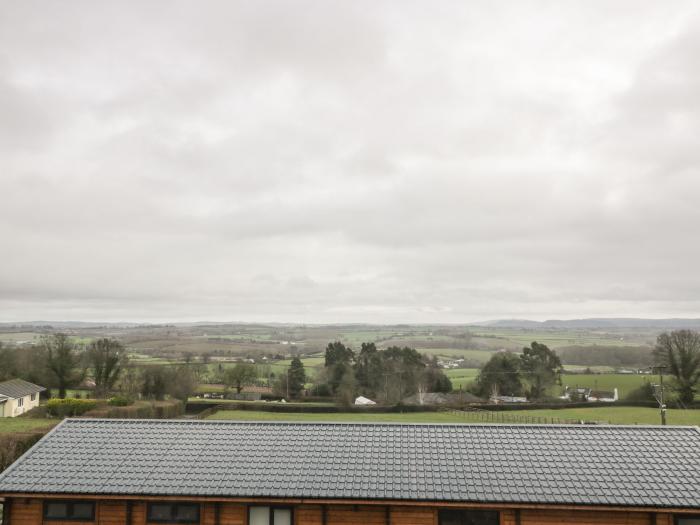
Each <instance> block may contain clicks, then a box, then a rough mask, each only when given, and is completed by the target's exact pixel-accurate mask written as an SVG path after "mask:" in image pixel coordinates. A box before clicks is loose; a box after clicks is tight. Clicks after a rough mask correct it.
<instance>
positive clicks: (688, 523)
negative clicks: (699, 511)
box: [676, 516, 700, 525]
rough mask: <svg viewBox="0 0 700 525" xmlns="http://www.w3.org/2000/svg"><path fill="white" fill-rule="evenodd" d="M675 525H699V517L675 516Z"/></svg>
mask: <svg viewBox="0 0 700 525" xmlns="http://www.w3.org/2000/svg"><path fill="white" fill-rule="evenodd" d="M676 525H700V516H676Z"/></svg>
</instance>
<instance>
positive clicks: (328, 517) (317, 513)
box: [3, 498, 674, 525]
mask: <svg viewBox="0 0 700 525" xmlns="http://www.w3.org/2000/svg"><path fill="white" fill-rule="evenodd" d="M76 499H78V498H76ZM146 505H147V504H146V502H143V501H137V500H134V501H127V500H124V501H119V500H96V505H95V519H94V521H71V520H45V519H44V513H43V500H42V499H39V498H7V500H6V501H5V516H4V523H3V525H90V524H95V525H149V523H148V521H147V507H146ZM494 510H496V509H494ZM293 515H294V522H293V525H439V523H438V507H434V508H431V507H410V506H405V507H402V506H390V507H389V506H375V505H372V506H369V505H368V506H362V505H296V506H294V514H293ZM558 523H571V524H576V525H673V523H674V520H673V516H672V515H671V514H666V513H653V512H625V511H606V510H600V511H598V510H555V509H538V510H532V509H522V510H513V509H507V510H501V512H500V525H555V524H558ZM199 524H200V525H248V506H247V505H245V504H241V503H229V502H221V503H212V502H206V503H202V504H201V507H200V520H199Z"/></svg>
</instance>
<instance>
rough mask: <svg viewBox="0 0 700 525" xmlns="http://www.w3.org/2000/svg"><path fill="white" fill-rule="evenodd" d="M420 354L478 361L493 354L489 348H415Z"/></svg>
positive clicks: (486, 359) (489, 357) (484, 359)
mask: <svg viewBox="0 0 700 525" xmlns="http://www.w3.org/2000/svg"><path fill="white" fill-rule="evenodd" d="M416 350H418V351H419V352H420V353H421V354H428V355H434V356H437V357H445V358H447V359H459V358H460V357H461V358H463V359H469V360H473V361H477V362H479V363H485V362H486V361H488V360H489V359H491V357H492V356H493V352H492V351H491V350H463V349H460V348H417V349H416Z"/></svg>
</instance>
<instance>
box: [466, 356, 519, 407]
mask: <svg viewBox="0 0 700 525" xmlns="http://www.w3.org/2000/svg"><path fill="white" fill-rule="evenodd" d="M521 363H522V360H521V359H520V356H518V355H517V354H513V353H511V352H497V353H495V354H493V356H491V359H489V360H488V362H487V363H486V364H485V365H484V367H483V368H482V369H481V371H480V372H479V376H478V377H477V380H476V393H477V394H478V395H479V396H481V397H484V398H488V397H490V396H491V395H492V394H496V395H504V396H521V395H523V382H522V378H521Z"/></svg>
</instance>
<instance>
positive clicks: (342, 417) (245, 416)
mask: <svg viewBox="0 0 700 525" xmlns="http://www.w3.org/2000/svg"><path fill="white" fill-rule="evenodd" d="M207 419H226V420H236V421H340V422H343V421H348V422H365V423H372V422H396V423H463V422H464V418H463V417H459V416H455V415H452V414H449V413H447V412H414V413H411V414H356V413H332V414H303V413H279V412H264V411H262V410H259V411H258V410H221V411H219V412H216V413H215V414H212V415H211V416H209V417H208V418H207Z"/></svg>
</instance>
